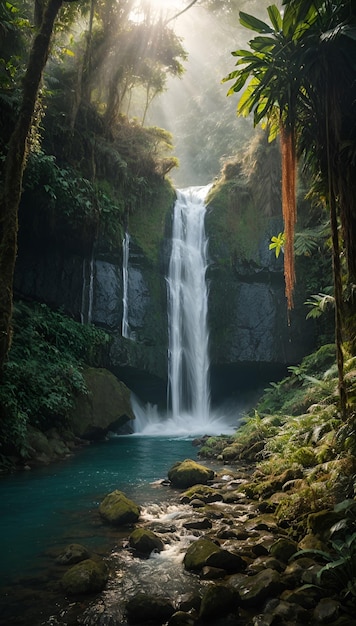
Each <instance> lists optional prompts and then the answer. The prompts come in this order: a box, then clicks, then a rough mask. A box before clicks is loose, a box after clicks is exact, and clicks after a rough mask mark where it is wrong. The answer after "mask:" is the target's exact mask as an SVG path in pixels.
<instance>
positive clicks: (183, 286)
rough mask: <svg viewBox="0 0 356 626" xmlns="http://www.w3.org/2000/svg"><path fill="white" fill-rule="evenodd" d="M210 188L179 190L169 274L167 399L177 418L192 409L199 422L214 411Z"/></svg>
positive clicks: (191, 411) (173, 416)
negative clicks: (209, 283) (211, 387)
mask: <svg viewBox="0 0 356 626" xmlns="http://www.w3.org/2000/svg"><path fill="white" fill-rule="evenodd" d="M206 193H207V188H206V187H202V188H189V189H187V190H185V191H178V192H177V201H176V203H175V207H174V215H173V232H172V252H171V258H170V263H169V273H168V277H167V284H168V336H169V346H168V394H169V395H168V399H169V404H170V405H171V408H172V418H173V420H176V419H178V418H179V416H180V415H181V413H182V412H184V411H188V412H190V413H191V414H192V416H194V418H196V419H198V421H201V420H204V417H207V416H209V412H210V392H209V381H208V378H209V355H208V344H209V334H208V327H207V312H208V289H207V285H206V280H205V274H206V269H207V239H206V236H205V227H204V218H205V211H206V206H205V203H204V200H205V196H206Z"/></svg>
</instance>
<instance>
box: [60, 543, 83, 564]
mask: <svg viewBox="0 0 356 626" xmlns="http://www.w3.org/2000/svg"><path fill="white" fill-rule="evenodd" d="M89 558H90V552H89V551H88V550H87V549H86V548H85V547H84V546H82V545H81V544H80V543H71V544H70V545H68V546H66V547H65V549H64V551H63V552H62V553H61V554H60V555H59V556H58V557H57V558H56V563H58V564H59V565H75V564H76V563H80V561H85V560H86V559H89Z"/></svg>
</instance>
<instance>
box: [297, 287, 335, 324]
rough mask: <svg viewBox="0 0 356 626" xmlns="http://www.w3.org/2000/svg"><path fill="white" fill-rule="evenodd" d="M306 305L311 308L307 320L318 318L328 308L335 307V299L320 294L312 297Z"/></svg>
mask: <svg viewBox="0 0 356 626" xmlns="http://www.w3.org/2000/svg"><path fill="white" fill-rule="evenodd" d="M304 304H306V306H308V307H310V311H309V313H308V315H307V319H310V318H318V317H320V315H322V314H323V313H324V311H326V310H327V309H328V308H330V307H334V306H335V298H334V296H330V295H328V294H326V293H318V294H315V295H312V296H310V298H309V300H306V302H305V303H304Z"/></svg>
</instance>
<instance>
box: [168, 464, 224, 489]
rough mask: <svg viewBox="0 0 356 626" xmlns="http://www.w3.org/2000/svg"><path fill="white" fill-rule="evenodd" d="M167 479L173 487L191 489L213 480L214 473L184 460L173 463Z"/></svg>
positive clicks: (202, 466)
mask: <svg viewBox="0 0 356 626" xmlns="http://www.w3.org/2000/svg"><path fill="white" fill-rule="evenodd" d="M168 478H169V480H170V481H171V484H172V486H173V487H182V488H186V487H192V486H193V485H197V484H203V485H206V483H207V482H208V481H209V480H212V479H213V478H214V471H213V470H211V469H209V468H208V467H205V466H204V465H200V464H199V463H196V461H192V460H191V459H185V461H179V462H178V463H175V464H174V465H173V466H172V467H171V469H170V470H169V472H168Z"/></svg>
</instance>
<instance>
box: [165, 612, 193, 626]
mask: <svg viewBox="0 0 356 626" xmlns="http://www.w3.org/2000/svg"><path fill="white" fill-rule="evenodd" d="M195 621H196V616H195V615H192V614H191V613H185V612H184V611H176V613H173V615H172V617H171V618H170V619H169V620H168V626H194V623H195Z"/></svg>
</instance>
